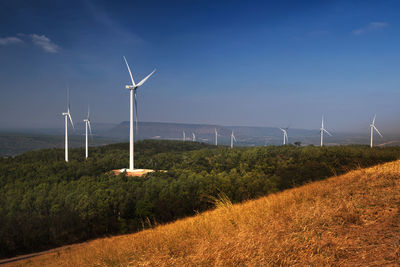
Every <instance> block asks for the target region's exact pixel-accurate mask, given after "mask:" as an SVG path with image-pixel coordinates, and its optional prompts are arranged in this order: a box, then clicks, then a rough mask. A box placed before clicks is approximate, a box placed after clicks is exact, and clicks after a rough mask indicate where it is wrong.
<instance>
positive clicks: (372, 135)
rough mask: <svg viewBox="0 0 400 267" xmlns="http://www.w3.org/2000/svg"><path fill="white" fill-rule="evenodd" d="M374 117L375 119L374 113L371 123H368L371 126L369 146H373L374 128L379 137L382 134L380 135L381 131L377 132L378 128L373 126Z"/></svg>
mask: <svg viewBox="0 0 400 267" xmlns="http://www.w3.org/2000/svg"><path fill="white" fill-rule="evenodd" d="M375 119H376V115H375V116H374V119H373V120H372V123H371V124H370V125H369V126H370V127H371V142H370V146H371V147H373V146H374V143H373V141H374V130H375V131H376V132H377V133H378V134H379V135H380V136H381V138H383V136H382V135H381V133H380V132H379V130H378V129H377V128H376V127H375Z"/></svg>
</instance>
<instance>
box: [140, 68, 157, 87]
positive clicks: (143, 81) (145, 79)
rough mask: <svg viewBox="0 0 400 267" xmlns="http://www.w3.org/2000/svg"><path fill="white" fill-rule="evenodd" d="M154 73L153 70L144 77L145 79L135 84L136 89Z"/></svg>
mask: <svg viewBox="0 0 400 267" xmlns="http://www.w3.org/2000/svg"><path fill="white" fill-rule="evenodd" d="M155 71H156V70H155V69H154V70H153V71H152V72H151V73H150V74H149V75H147V76H146V78H144V79H143V80H141V81H140V82H139V83H138V84H137V87H139V86H141V85H142V84H144V82H145V81H147V79H148V78H150V76H151V75H153V73H154V72H155Z"/></svg>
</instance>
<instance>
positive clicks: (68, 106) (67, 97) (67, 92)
mask: <svg viewBox="0 0 400 267" xmlns="http://www.w3.org/2000/svg"><path fill="white" fill-rule="evenodd" d="M67 109H68V111H69V88H67Z"/></svg>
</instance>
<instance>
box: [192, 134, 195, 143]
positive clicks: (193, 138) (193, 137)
mask: <svg viewBox="0 0 400 267" xmlns="http://www.w3.org/2000/svg"><path fill="white" fill-rule="evenodd" d="M192 141H193V142H196V135H195V134H194V133H192Z"/></svg>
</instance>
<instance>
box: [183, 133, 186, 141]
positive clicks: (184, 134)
mask: <svg viewBox="0 0 400 267" xmlns="http://www.w3.org/2000/svg"><path fill="white" fill-rule="evenodd" d="M185 140H186V133H185V131H183V141H185Z"/></svg>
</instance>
